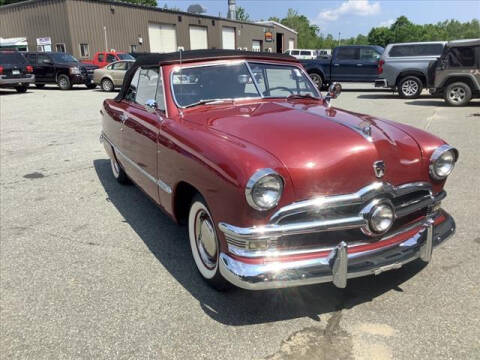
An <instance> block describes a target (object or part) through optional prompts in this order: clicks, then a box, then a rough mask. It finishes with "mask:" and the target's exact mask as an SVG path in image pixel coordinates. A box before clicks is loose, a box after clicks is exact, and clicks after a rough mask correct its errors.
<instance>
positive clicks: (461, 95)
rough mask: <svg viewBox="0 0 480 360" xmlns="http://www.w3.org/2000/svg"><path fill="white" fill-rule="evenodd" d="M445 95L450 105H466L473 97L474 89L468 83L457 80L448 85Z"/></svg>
mask: <svg viewBox="0 0 480 360" xmlns="http://www.w3.org/2000/svg"><path fill="white" fill-rule="evenodd" d="M443 97H444V99H445V101H446V102H447V104H449V105H452V106H465V105H467V104H468V102H469V101H470V99H471V98H472V89H470V86H468V84H465V83H463V82H456V83H453V84H450V85H448V86H447V88H446V89H445V92H444V94H443Z"/></svg>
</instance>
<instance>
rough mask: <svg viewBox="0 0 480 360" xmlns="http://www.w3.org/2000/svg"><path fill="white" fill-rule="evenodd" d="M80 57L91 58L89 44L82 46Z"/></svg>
mask: <svg viewBox="0 0 480 360" xmlns="http://www.w3.org/2000/svg"><path fill="white" fill-rule="evenodd" d="M80 56H81V57H90V50H89V49H88V44H80Z"/></svg>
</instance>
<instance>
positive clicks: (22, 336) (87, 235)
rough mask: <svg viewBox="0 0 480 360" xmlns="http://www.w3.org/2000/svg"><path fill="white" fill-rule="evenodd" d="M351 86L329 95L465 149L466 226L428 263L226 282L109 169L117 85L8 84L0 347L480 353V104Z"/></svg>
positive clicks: (2, 94)
mask: <svg viewBox="0 0 480 360" xmlns="http://www.w3.org/2000/svg"><path fill="white" fill-rule="evenodd" d="M345 88H346V89H345V91H344V92H343V94H342V95H341V96H340V97H339V98H338V99H337V100H334V102H333V104H334V106H338V107H342V108H346V109H348V110H352V111H356V112H361V113H362V112H363V113H367V114H372V115H375V116H378V117H384V118H389V119H392V120H396V121H401V122H405V123H408V124H410V125H414V126H417V127H419V128H423V129H428V131H430V132H432V133H434V134H436V135H438V136H440V137H442V138H444V139H445V140H446V141H448V142H449V143H451V144H452V145H454V146H456V147H458V148H459V150H460V161H459V163H458V165H457V168H456V169H455V171H454V174H453V175H452V176H451V178H450V179H449V181H448V183H447V186H446V190H447V192H448V197H447V199H446V200H445V201H444V207H445V208H446V209H447V210H448V211H449V212H450V213H451V214H452V215H453V216H454V218H455V220H456V222H457V233H456V234H455V235H454V236H453V237H452V238H451V239H450V240H449V241H448V242H447V243H446V244H445V245H444V246H443V247H441V248H439V249H438V250H436V251H435V252H434V255H433V259H432V261H431V263H430V264H429V265H428V266H424V265H423V264H421V263H419V262H415V263H412V264H409V265H407V266H405V267H403V268H402V269H399V270H395V271H390V272H387V273H384V274H381V275H379V276H377V277H374V276H371V277H366V278H361V279H355V280H349V283H348V287H347V288H346V289H344V290H340V289H337V288H335V287H333V286H332V285H330V284H323V285H315V286H308V287H303V288H292V289H284V290H274V291H262V292H247V291H244V290H240V289H238V290H233V291H231V292H228V293H217V292H215V291H214V290H212V289H210V288H209V287H207V286H206V285H205V284H204V283H203V282H202V280H201V279H200V277H199V275H198V274H197V273H196V270H195V267H194V263H193V261H192V259H191V256H190V249H189V244H188V242H187V237H186V234H185V228H183V227H177V226H176V225H175V224H174V223H173V222H171V221H170V220H169V218H167V217H166V216H165V215H164V214H163V213H162V212H161V211H160V210H159V209H158V208H157V207H155V205H154V204H153V203H152V202H150V201H149V200H148V199H147V198H146V197H145V196H144V195H143V193H142V192H141V191H140V190H138V189H137V188H136V187H134V186H127V187H123V186H120V185H118V184H117V183H116V182H115V181H114V179H113V177H112V175H111V173H110V165H109V162H108V160H107V156H106V154H105V151H104V149H103V146H102V145H101V144H100V143H99V141H98V137H99V134H100V128H101V124H100V116H99V109H100V104H101V102H102V100H103V99H104V98H107V97H113V96H114V95H115V93H103V92H100V91H98V90H93V91H92V90H87V89H82V88H81V87H77V89H75V90H72V91H67V92H63V91H59V90H57V88H56V87H46V88H45V89H43V90H40V89H35V88H32V89H30V90H29V92H28V93H26V94H16V93H15V92H11V91H9V90H0V185H1V191H0V300H1V301H0V303H1V308H0V320H1V321H0V331H1V334H0V349H1V353H2V358H23V359H25V358H26V359H29V358H31V359H52V358H55V359H64V358H65V359H66V358H68V359H70V358H78V359H81V358H85V359H91V358H96V359H102V358H108V359H111V358H118V359H127V358H135V359H148V358H156V359H159V358H160V359H274V360H279V359H282V360H283V359H289V360H290V359H297V360H300V359H309V360H310V359H380V360H383V359H409V360H410V359H422V360H424V359H480V340H479V339H480V327H479V325H478V324H480V300H479V298H480V297H479V295H480V293H479V278H480V267H479V266H478V264H479V260H478V259H479V256H480V235H479V234H480V221H478V220H477V219H478V218H479V216H480V205H479V200H480V186H479V185H478V182H479V180H478V179H479V177H480V161H479V160H478V149H479V145H480V140H479V138H480V102H479V101H478V100H476V101H474V102H472V104H471V105H470V106H468V107H464V108H451V107H447V106H445V104H444V103H443V101H442V100H441V99H433V98H431V97H429V96H428V95H424V96H423V97H421V98H420V99H417V100H402V99H399V98H398V97H397V96H395V95H392V94H391V93H388V92H384V91H378V90H374V89H373V87H372V86H371V85H358V84H351V85H348V84H347V85H345Z"/></svg>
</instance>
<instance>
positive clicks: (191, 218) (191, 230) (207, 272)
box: [188, 201, 219, 279]
mask: <svg viewBox="0 0 480 360" xmlns="http://www.w3.org/2000/svg"><path fill="white" fill-rule="evenodd" d="M201 210H203V211H205V212H206V213H207V214H208V216H209V217H210V220H211V221H212V224H214V222H213V219H212V215H211V214H210V211H208V209H207V207H206V206H205V205H204V204H203V203H202V202H200V201H195V202H194V203H193V204H192V206H191V207H190V211H189V213H188V237H189V239H190V248H191V250H192V256H193V260H194V261H195V264H196V265H197V269H198V270H199V271H200V274H202V276H203V277H204V278H205V279H212V278H213V277H215V275H216V274H217V272H218V258H217V262H216V264H215V267H214V268H213V269H209V268H207V267H206V266H205V264H204V263H203V261H202V259H201V258H200V255H199V254H198V248H197V243H196V238H195V217H196V214H197V213H198V212H199V211H201ZM218 246H219V244H218V238H217V247H218ZM217 256H218V254H217Z"/></svg>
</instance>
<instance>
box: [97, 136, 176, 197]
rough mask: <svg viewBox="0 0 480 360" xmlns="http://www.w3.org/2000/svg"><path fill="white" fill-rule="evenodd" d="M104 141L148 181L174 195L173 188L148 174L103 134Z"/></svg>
mask: <svg viewBox="0 0 480 360" xmlns="http://www.w3.org/2000/svg"><path fill="white" fill-rule="evenodd" d="M102 138H103V140H105V141H107V142H108V143H109V144H110V145H111V146H112V147H113V148H114V150H115V153H116V154H118V155H120V156H122V157H123V158H124V159H125V160H126V161H127V162H128V163H129V164H130V165H132V166H133V167H134V168H135V169H137V170H138V171H139V172H140V173H141V174H143V175H144V176H145V177H146V178H147V179H148V180H150V181H151V182H153V183H155V184H156V185H157V186H158V187H159V188H160V189H162V190H163V191H165V192H166V193H167V194H171V193H172V188H171V187H170V186H169V185H167V184H166V183H164V182H163V181H162V180H160V179H155V178H154V177H153V176H152V175H150V174H149V173H147V172H146V171H145V170H144V169H142V168H141V167H140V166H138V165H137V164H136V163H135V162H134V161H133V160H132V159H130V158H129V157H128V156H126V155H125V154H124V153H123V152H122V151H121V150H120V149H119V148H118V147H117V146H116V145H114V144H113V143H112V142H111V141H110V139H109V138H107V137H106V136H105V134H102Z"/></svg>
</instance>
